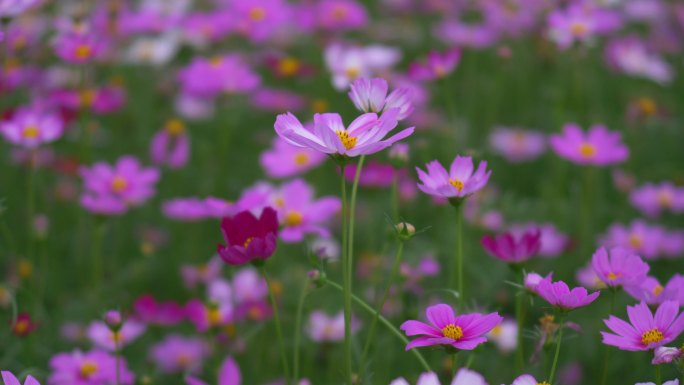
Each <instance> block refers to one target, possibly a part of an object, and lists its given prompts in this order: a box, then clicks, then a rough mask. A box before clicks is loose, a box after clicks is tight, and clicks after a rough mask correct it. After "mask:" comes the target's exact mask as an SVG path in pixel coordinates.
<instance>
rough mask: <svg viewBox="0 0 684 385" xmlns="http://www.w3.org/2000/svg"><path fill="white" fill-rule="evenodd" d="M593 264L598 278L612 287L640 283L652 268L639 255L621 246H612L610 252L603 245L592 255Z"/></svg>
mask: <svg viewBox="0 0 684 385" xmlns="http://www.w3.org/2000/svg"><path fill="white" fill-rule="evenodd" d="M591 266H592V267H593V269H594V271H595V272H596V275H597V276H598V278H599V279H600V280H601V281H603V283H605V284H606V285H607V286H610V287H617V286H633V285H636V284H640V283H641V282H643V280H644V279H645V278H646V274H648V270H649V269H650V267H649V266H648V264H647V263H646V262H644V261H642V260H641V258H640V257H639V256H638V255H636V254H634V253H633V252H631V251H630V250H628V249H625V248H620V247H614V248H611V249H610V253H609V252H608V250H606V248H605V247H601V248H600V249H598V250H597V251H596V252H595V253H594V255H593V256H592V258H591Z"/></svg>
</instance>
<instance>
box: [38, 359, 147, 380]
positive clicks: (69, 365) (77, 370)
mask: <svg viewBox="0 0 684 385" xmlns="http://www.w3.org/2000/svg"><path fill="white" fill-rule="evenodd" d="M50 368H51V369H52V372H51V374H50V376H49V377H48V383H50V384H53V385H110V384H114V383H116V378H117V376H116V358H115V357H114V355H113V354H110V353H107V352H104V351H101V350H91V351H89V352H85V353H82V352H81V351H78V350H76V351H74V352H72V353H59V354H57V355H55V356H53V357H52V358H51V359H50ZM119 375H120V383H121V384H124V385H128V384H132V383H133V380H134V379H135V377H134V376H133V373H131V372H130V371H128V369H127V368H126V361H125V360H124V359H123V358H121V361H120V362H119Z"/></svg>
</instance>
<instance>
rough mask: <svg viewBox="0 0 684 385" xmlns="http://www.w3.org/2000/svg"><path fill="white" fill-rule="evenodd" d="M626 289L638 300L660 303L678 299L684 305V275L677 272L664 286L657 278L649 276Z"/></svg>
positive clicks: (652, 303)
mask: <svg viewBox="0 0 684 385" xmlns="http://www.w3.org/2000/svg"><path fill="white" fill-rule="evenodd" d="M625 291H626V292H627V294H629V295H631V296H632V297H633V298H634V299H636V300H637V301H643V302H646V303H647V304H649V305H658V304H661V303H663V302H665V301H677V302H679V303H680V305H684V276H682V275H680V274H675V275H673V276H672V278H670V280H669V281H667V283H666V284H665V285H664V286H663V285H661V284H660V282H659V281H658V279H657V278H655V277H651V276H648V277H646V278H645V279H644V280H643V281H642V282H639V283H638V284H635V285H632V286H626V287H625Z"/></svg>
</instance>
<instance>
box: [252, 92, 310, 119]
mask: <svg viewBox="0 0 684 385" xmlns="http://www.w3.org/2000/svg"><path fill="white" fill-rule="evenodd" d="M249 101H250V103H251V104H252V105H253V106H254V107H256V108H258V109H261V110H266V111H275V112H278V113H283V112H286V111H299V110H302V109H304V107H306V104H307V101H306V99H304V97H303V96H301V95H299V94H297V93H295V92H292V91H289V90H281V89H273V88H264V87H262V88H260V89H258V90H256V91H254V93H252V95H251V96H250V99H249Z"/></svg>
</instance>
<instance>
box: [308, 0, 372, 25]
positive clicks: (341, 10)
mask: <svg viewBox="0 0 684 385" xmlns="http://www.w3.org/2000/svg"><path fill="white" fill-rule="evenodd" d="M316 20H317V22H318V24H319V26H320V27H321V28H322V29H325V30H333V31H344V30H352V29H358V28H362V27H364V26H366V24H367V23H368V13H367V12H366V8H365V7H364V6H363V4H360V3H359V2H357V1H354V0H322V1H320V2H319V3H318V4H317V7H316Z"/></svg>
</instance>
